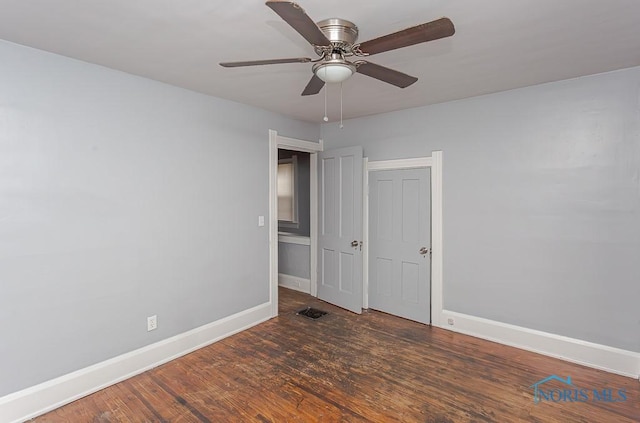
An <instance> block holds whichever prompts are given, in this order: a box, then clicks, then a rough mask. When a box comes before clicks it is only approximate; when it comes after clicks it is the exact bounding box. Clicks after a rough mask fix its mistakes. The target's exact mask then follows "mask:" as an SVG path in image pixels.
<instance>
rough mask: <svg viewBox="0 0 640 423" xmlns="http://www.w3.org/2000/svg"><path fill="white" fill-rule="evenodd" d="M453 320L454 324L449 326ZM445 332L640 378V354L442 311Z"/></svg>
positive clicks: (442, 326)
mask: <svg viewBox="0 0 640 423" xmlns="http://www.w3.org/2000/svg"><path fill="white" fill-rule="evenodd" d="M449 319H453V325H450V324H449V323H448V321H449ZM440 322H441V325H440V327H441V328H443V329H448V330H452V331H454V332H460V333H463V334H466V335H471V336H474V337H476V338H482V339H487V340H489V341H494V342H498V343H500V344H505V345H509V346H512V347H516V348H521V349H523V350H528V351H533V352H536V353H540V354H544V355H547V356H550V357H555V358H560V359H562V360H566V361H570V362H572V363H577V364H582V365H584V366H588V367H592V368H595V369H600V370H605V371H607V372H611V373H616V374H619V375H622V376H628V377H633V378H635V379H637V378H638V376H639V375H640V353H636V352H633V351H627V350H623V349H619V348H613V347H608V346H606V345H600V344H595V343H593V342H587V341H582V340H579V339H574V338H569V337H566V336H561V335H555V334H552V333H547V332H542V331H538V330H533V329H527V328H523V327H520V326H515V325H510V324H506V323H501V322H496V321H494V320H489V319H483V318H481V317H476V316H470V315H467V314H462V313H457V312H454V311H448V310H443V311H442V314H441V318H440Z"/></svg>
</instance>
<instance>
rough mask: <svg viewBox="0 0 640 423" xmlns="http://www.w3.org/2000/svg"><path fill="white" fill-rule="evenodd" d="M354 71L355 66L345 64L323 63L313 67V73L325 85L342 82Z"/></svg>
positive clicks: (343, 62) (344, 62)
mask: <svg viewBox="0 0 640 423" xmlns="http://www.w3.org/2000/svg"><path fill="white" fill-rule="evenodd" d="M355 71H356V67H355V65H353V64H351V63H349V62H346V61H341V62H324V63H320V64H318V65H316V66H314V67H313V72H314V73H315V74H316V76H317V77H318V78H320V79H321V80H323V81H324V82H326V83H327V84H337V83H340V82H344V81H346V80H347V79H349V78H350V77H351V75H353V74H354V73H355Z"/></svg>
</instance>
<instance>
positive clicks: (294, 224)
mask: <svg viewBox="0 0 640 423" xmlns="http://www.w3.org/2000/svg"><path fill="white" fill-rule="evenodd" d="M288 163H291V165H292V166H291V167H292V179H293V180H292V184H293V189H292V193H291V203H292V204H291V206H292V212H293V220H283V219H280V216H279V213H278V226H279V227H282V228H287V229H299V228H300V221H299V219H298V198H299V195H298V189H299V183H298V155H297V154H294V155H292V156H291V157H290V158H286V159H278V168H279V166H280V165H281V164H288ZM276 193H277V188H276ZM279 198H280V197H278V199H279ZM278 212H279V210H278Z"/></svg>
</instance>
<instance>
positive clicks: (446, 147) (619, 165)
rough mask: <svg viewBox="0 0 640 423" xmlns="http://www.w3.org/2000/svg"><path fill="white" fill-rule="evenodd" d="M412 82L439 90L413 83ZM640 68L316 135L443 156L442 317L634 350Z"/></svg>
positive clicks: (638, 336)
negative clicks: (450, 314) (449, 314)
mask: <svg viewBox="0 0 640 423" xmlns="http://www.w3.org/2000/svg"><path fill="white" fill-rule="evenodd" d="M419 83H423V84H426V83H437V81H428V80H427V81H421V82H419ZM639 87H640V68H632V69H627V70H623V71H618V72H613V73H607V74H602V75H596V76H591V77H585V78H579V79H573V80H567V81H562V82H557V83H551V84H545V85H539V86H535V87H530V88H526V89H520V90H513V91H508V92H502V93H498V94H493V95H487V96H482V97H476V98H471V99H466V100H461V101H455V102H450V103H445V104H440V105H434V106H430V107H422V108H416V109H412V110H407V111H401V112H396V113H389V114H385V115H378V116H371V117H366V118H360V119H354V120H349V121H347V122H345V124H344V129H342V130H340V129H338V128H337V125H336V124H335V123H330V124H324V125H323V127H322V138H323V139H324V142H325V148H334V147H339V146H349V145H357V144H359V145H362V146H364V152H365V155H366V156H368V157H369V159H370V160H380V159H395V158H405V157H414V156H423V155H427V156H428V155H430V152H431V151H432V150H442V151H443V152H444V153H443V155H444V175H443V184H444V187H443V189H444V266H445V267H444V306H445V308H446V309H448V310H452V311H457V312H461V313H466V314H470V315H474V316H479V317H484V318H488V319H493V320H497V321H500V322H506V323H511V324H514V325H518V326H522V327H526V328H532V329H538V330H542V331H546V332H550V333H555V334H560V335H566V336H569V337H573V338H578V339H582V340H587V341H592V342H596V343H600V344H604V345H609V346H613V347H619V348H623V349H627V350H631V351H636V352H638V351H640V307H639V305H638V299H639V298H640V89H639Z"/></svg>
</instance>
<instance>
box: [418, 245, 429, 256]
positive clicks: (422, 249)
mask: <svg viewBox="0 0 640 423" xmlns="http://www.w3.org/2000/svg"><path fill="white" fill-rule="evenodd" d="M419 253H420V254H422V255H423V256H424V255H426V254H428V253H429V249H428V248H427V247H422V248H420V251H419Z"/></svg>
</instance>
